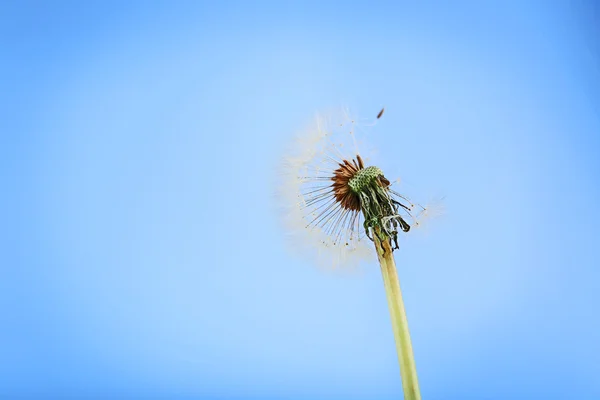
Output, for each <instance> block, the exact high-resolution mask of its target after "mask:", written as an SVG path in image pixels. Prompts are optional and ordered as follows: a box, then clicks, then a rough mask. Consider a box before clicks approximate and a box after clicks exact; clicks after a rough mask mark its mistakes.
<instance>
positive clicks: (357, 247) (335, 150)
mask: <svg viewBox="0 0 600 400" xmlns="http://www.w3.org/2000/svg"><path fill="white" fill-rule="evenodd" d="M382 114H383V109H382V110H381V112H380V113H379V114H378V115H377V119H379V118H381V116H382ZM360 128H361V125H359V124H358V123H357V122H356V121H355V120H353V119H352V118H351V117H350V116H349V115H348V113H343V115H341V116H340V117H339V118H337V119H334V118H333V117H331V116H330V117H328V118H326V117H317V118H316V121H315V124H314V125H313V126H312V127H311V128H310V129H308V130H307V131H306V132H304V133H303V135H302V136H300V137H299V138H298V140H297V141H296V142H295V143H294V146H293V147H292V149H291V151H290V154H289V155H288V157H286V159H285V170H286V174H285V181H284V182H283V186H282V189H283V195H284V200H285V203H286V205H287V206H288V207H287V214H286V220H287V222H288V228H289V231H290V233H291V234H292V237H293V240H294V243H295V244H303V245H304V247H303V248H302V252H303V254H307V253H311V254H315V255H317V258H318V261H319V262H320V263H321V264H326V265H329V266H333V267H337V266H346V265H355V264H356V263H357V262H360V261H364V260H365V258H366V257H369V256H372V255H373V254H372V250H370V249H373V248H374V249H375V252H376V254H377V258H378V260H379V263H380V266H381V272H382V275H383V282H384V287H385V292H386V297H387V302H388V307H389V310H390V315H391V321H392V327H393V332H394V339H395V342H396V350H397V352H398V360H399V363H400V374H401V378H402V385H403V389H404V398H405V399H407V400H409V399H410V400H414V399H420V398H421V395H420V392H419V384H418V380H417V372H416V367H415V361H414V356H413V350H412V344H411V340H410V335H409V330H408V323H407V318H406V312H405V310H404V303H403V300H402V293H401V290H400V284H399V281H398V275H397V272H396V265H395V261H394V257H393V252H394V250H396V249H398V248H399V245H398V239H399V235H401V234H402V233H405V232H408V231H409V230H410V229H411V225H412V226H419V224H420V219H421V217H423V216H425V215H428V214H431V210H429V209H428V208H426V207H422V206H419V205H415V204H413V203H412V202H411V201H410V200H409V199H408V198H407V197H405V196H403V195H402V194H400V193H399V192H397V191H396V190H395V189H394V186H395V185H394V184H392V182H390V180H388V179H387V178H386V176H385V175H384V172H383V171H382V170H381V169H380V168H378V167H377V166H375V165H371V164H370V163H369V158H368V157H366V156H365V157H363V155H364V154H363V155H361V153H360V152H359V145H360V146H361V147H363V146H364V144H363V143H361V142H360V141H359V140H358V138H357V133H358V131H359V130H360ZM314 250H316V251H314Z"/></svg>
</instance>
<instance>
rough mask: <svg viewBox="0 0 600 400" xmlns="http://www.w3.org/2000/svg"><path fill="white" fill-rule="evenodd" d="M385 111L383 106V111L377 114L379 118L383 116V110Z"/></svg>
mask: <svg viewBox="0 0 600 400" xmlns="http://www.w3.org/2000/svg"><path fill="white" fill-rule="evenodd" d="M384 111H385V107H383V108H382V109H381V111H379V114H377V119H379V118H381V116H382V115H383V112H384Z"/></svg>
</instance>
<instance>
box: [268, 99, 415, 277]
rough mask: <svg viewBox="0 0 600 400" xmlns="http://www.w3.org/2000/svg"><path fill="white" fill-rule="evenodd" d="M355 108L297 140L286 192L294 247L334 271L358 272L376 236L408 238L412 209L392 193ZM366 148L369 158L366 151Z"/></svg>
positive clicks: (287, 164) (324, 119)
mask: <svg viewBox="0 0 600 400" xmlns="http://www.w3.org/2000/svg"><path fill="white" fill-rule="evenodd" d="M357 121H358V119H356V118H353V117H352V116H351V115H350V114H349V112H348V111H347V110H344V111H343V112H342V113H338V114H328V115H326V116H323V115H320V116H317V117H316V118H315V120H314V121H313V123H312V124H311V125H309V127H308V128H307V129H305V130H304V131H303V132H301V134H300V135H299V136H298V137H297V138H296V140H295V141H294V142H293V144H292V146H291V147H290V149H289V150H288V152H287V154H286V156H285V158H284V160H283V164H284V168H283V174H282V177H281V178H282V179H281V182H280V187H279V192H280V193H279V194H280V200H281V203H282V205H283V209H284V216H283V220H284V222H285V227H286V231H287V233H288V236H289V238H290V242H291V243H292V244H293V248H294V249H295V250H298V251H299V253H300V254H302V255H304V256H307V255H312V256H314V257H315V258H316V261H317V263H318V264H319V265H321V266H324V267H327V268H336V267H338V266H340V265H343V266H344V268H346V267H352V266H357V265H360V264H361V263H362V261H363V260H365V259H367V258H368V257H372V256H373V250H372V248H373V245H372V243H371V240H372V239H373V233H374V232H377V234H378V235H383V236H384V237H385V239H386V240H390V243H391V241H392V240H393V242H394V244H395V246H396V248H398V244H397V234H398V232H400V231H403V232H408V230H409V229H410V225H409V224H408V223H407V219H409V220H411V219H412V218H413V214H412V212H413V206H412V203H411V202H410V201H409V200H408V199H406V198H405V197H404V196H402V195H400V194H399V193H397V192H395V191H393V190H391V184H390V181H389V180H387V179H386V177H385V176H384V173H383V171H382V170H381V169H379V168H378V167H376V166H373V165H367V164H366V163H368V162H369V161H366V160H369V159H370V158H369V157H366V154H367V153H369V152H368V151H364V148H366V145H365V143H364V142H363V141H362V137H363V136H364V135H365V134H366V133H367V132H365V130H364V128H365V127H368V126H372V125H360V124H359V123H358V122H357ZM361 150H363V152H361Z"/></svg>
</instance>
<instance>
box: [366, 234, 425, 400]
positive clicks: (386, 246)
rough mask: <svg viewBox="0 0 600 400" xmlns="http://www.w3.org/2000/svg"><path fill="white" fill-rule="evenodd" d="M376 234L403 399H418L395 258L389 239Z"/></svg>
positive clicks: (416, 381)
mask: <svg viewBox="0 0 600 400" xmlns="http://www.w3.org/2000/svg"><path fill="white" fill-rule="evenodd" d="M379 233H380V232H377V231H376V232H374V234H373V239H374V242H375V248H376V250H377V258H378V259H379V264H380V265H381V274H382V275H383V284H384V286H385V294H386V297H387V302H388V307H389V309H390V316H391V319H392V329H393V330H394V340H395V341H396V350H397V352H398V361H399V363H400V376H401V378H402V388H403V389H404V399H405V400H421V392H420V391H419V381H418V379H417V368H416V365H415V357H414V355H413V349H412V343H411V341H410V333H409V331H408V320H407V318H406V310H405V309H404V301H403V300H402V291H401V290H400V282H399V280H398V273H397V271H396V262H395V261H394V256H393V253H392V247H391V245H390V241H389V240H388V239H384V240H381V239H380V237H379Z"/></svg>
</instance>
